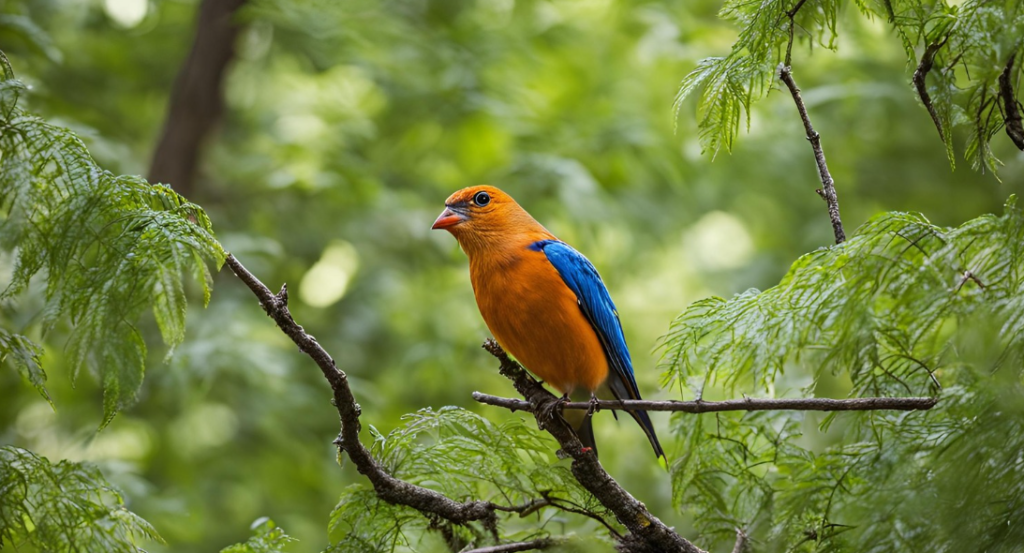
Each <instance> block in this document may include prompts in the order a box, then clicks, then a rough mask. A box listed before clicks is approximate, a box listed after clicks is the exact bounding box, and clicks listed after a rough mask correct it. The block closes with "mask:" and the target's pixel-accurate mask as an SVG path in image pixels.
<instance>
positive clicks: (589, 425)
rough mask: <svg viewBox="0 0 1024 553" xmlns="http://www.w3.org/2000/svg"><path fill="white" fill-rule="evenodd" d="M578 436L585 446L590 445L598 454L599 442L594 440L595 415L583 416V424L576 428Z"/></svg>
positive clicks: (595, 453)
mask: <svg viewBox="0 0 1024 553" xmlns="http://www.w3.org/2000/svg"><path fill="white" fill-rule="evenodd" d="M576 436H578V437H579V439H580V442H581V443H582V444H583V447H589V448H590V449H593V450H594V456H595V457H596V456H597V442H596V441H595V440H594V417H583V424H581V425H580V427H579V428H577V429H576Z"/></svg>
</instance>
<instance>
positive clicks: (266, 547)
mask: <svg viewBox="0 0 1024 553" xmlns="http://www.w3.org/2000/svg"><path fill="white" fill-rule="evenodd" d="M252 533H253V536H252V537H251V538H249V539H248V540H247V541H246V542H244V543H236V544H235V545H231V546H228V547H225V548H224V549H221V550H220V553H284V549H285V547H287V545H288V544H289V543H292V542H294V541H297V540H296V539H295V538H293V537H291V536H289V535H288V534H285V533H284V529H282V528H280V527H278V526H277V525H276V524H274V521H272V520H270V519H269V518H266V517H263V518H258V519H256V521H255V522H253V523H252Z"/></svg>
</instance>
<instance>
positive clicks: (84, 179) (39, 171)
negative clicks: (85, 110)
mask: <svg viewBox="0 0 1024 553" xmlns="http://www.w3.org/2000/svg"><path fill="white" fill-rule="evenodd" d="M0 64H2V69H3V72H4V79H3V80H2V81H0V152H2V153H3V154H2V159H0V216H2V217H3V218H2V219H0V248H3V249H5V250H10V251H14V253H15V256H14V259H15V268H14V274H13V278H12V280H11V282H10V283H9V284H7V285H6V287H5V288H4V289H3V290H0V300H11V299H12V298H14V296H15V295H16V294H18V293H19V292H21V291H23V290H24V289H25V288H26V287H27V286H28V285H29V281H30V280H31V279H32V277H33V276H35V275H37V274H41V275H42V276H43V277H44V279H45V282H46V298H47V302H48V305H47V307H46V309H45V312H44V317H43V323H44V325H45V326H47V327H50V326H52V325H54V324H55V323H56V322H57V321H60V320H69V321H70V322H71V324H72V325H73V331H72V334H71V337H70V339H69V340H68V343H67V354H68V357H69V360H70V367H71V372H72V377H74V376H75V375H77V374H78V372H79V371H80V370H82V369H83V368H85V369H88V370H90V371H92V372H93V373H95V374H96V375H97V377H98V378H99V379H100V380H101V382H102V384H103V389H104V402H103V403H104V424H106V423H107V422H109V421H110V419H111V418H112V417H113V416H114V414H115V413H117V411H118V410H120V409H122V408H124V407H125V406H127V405H129V404H131V403H132V401H133V400H134V398H135V395H136V393H137V391H138V389H139V386H140V385H141V383H142V376H143V368H144V361H145V355H146V344H145V342H144V340H143V338H142V336H141V334H140V333H139V331H138V330H137V329H136V326H135V325H136V321H137V319H138V318H139V316H140V315H141V314H142V313H143V312H144V311H146V310H150V309H152V312H153V314H154V316H155V319H156V322H157V324H158V326H159V328H160V332H161V334H162V337H163V340H164V342H166V343H167V344H168V345H169V346H171V348H173V347H174V346H175V345H176V344H178V343H179V342H180V341H181V339H182V338H183V337H184V332H185V309H186V298H185V289H184V283H183V281H182V279H183V276H184V275H192V276H193V277H194V278H196V279H197V280H198V281H199V283H200V285H201V286H202V288H203V292H204V295H205V297H206V299H207V301H208V300H209V294H210V283H211V275H210V273H209V269H208V266H207V263H208V262H214V263H216V264H220V263H221V262H222V261H223V256H224V252H223V251H222V249H221V247H220V245H219V244H218V243H217V241H216V240H215V239H214V237H213V231H212V228H211V225H210V220H209V219H208V218H207V216H206V214H205V213H204V212H203V210H202V209H200V208H199V207H198V206H196V205H195V204H192V203H189V202H188V201H187V200H186V199H185V198H183V197H181V196H179V195H178V194H176V193H175V192H174V191H173V190H171V189H170V188H169V187H166V186H162V185H153V184H149V183H147V182H146V181H145V180H143V179H142V178H140V177H134V176H116V175H113V174H111V173H110V172H108V171H104V170H102V169H100V168H99V167H98V166H97V165H96V162H95V161H94V160H93V159H92V157H91V156H90V155H89V152H88V151H87V150H86V148H85V145H84V144H83V143H82V141H81V140H79V139H78V137H76V136H75V135H74V134H73V133H71V132H70V131H68V130H66V129H63V128H60V127H57V126H54V125H51V124H48V123H46V122H45V121H42V120H41V119H39V118H37V117H34V116H32V115H29V114H28V113H26V112H24V111H23V110H22V109H20V108H19V107H18V105H17V100H18V96H19V94H20V93H22V92H23V90H22V88H23V87H22V86H21V85H20V83H19V82H18V81H17V80H15V79H14V76H13V72H12V70H11V67H10V65H9V64H8V63H7V60H6V58H4V57H3V56H2V54H0ZM5 347H6V346H5ZM0 353H2V350H0ZM30 358H31V357H30ZM15 359H20V360H21V361H22V363H21V364H20V365H19V367H22V371H23V373H24V372H25V371H27V374H28V376H29V380H30V381H31V382H32V383H33V385H35V386H36V387H37V388H40V389H41V387H42V373H41V371H39V370H38V363H36V364H34V365H25V364H24V360H25V359H26V358H25V357H24V356H21V357H19V358H15ZM33 367H34V368H33ZM41 391H42V389H41ZM44 393H45V392H44Z"/></svg>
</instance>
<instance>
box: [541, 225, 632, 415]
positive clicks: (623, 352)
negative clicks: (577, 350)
mask: <svg viewBox="0 0 1024 553" xmlns="http://www.w3.org/2000/svg"><path fill="white" fill-rule="evenodd" d="M530 248H531V249H534V250H538V251H543V252H544V255H546V256H547V258H548V261H550V262H551V264H552V265H554V267H555V269H556V270H557V271H558V274H559V275H560V276H561V277H562V280H563V281H565V284H566V286H568V287H569V289H571V290H572V291H573V293H574V294H576V300H577V301H578V303H579V306H580V309H581V310H582V311H583V314H584V315H585V316H586V317H587V320H588V321H590V325H591V326H592V327H594V332H595V333H597V337H598V338H599V339H600V340H601V345H602V346H604V353H605V356H606V357H607V358H608V366H609V368H610V369H612V370H613V371H615V374H614V375H613V376H614V377H613V378H609V379H608V384H609V386H610V387H611V389H612V392H613V393H615V397H617V398H619V399H639V398H640V392H639V390H638V389H637V386H636V379H635V378H634V377H633V363H632V361H631V360H630V357H629V348H627V347H626V337H625V336H623V334H622V323H621V322H619V312H618V311H616V309H615V304H614V303H613V302H612V298H611V296H610V295H608V289H607V288H605V286H604V282H603V281H602V280H601V275H599V274H597V269H595V268H594V265H593V264H592V263H591V262H590V260H589V259H587V258H586V257H583V254H581V253H580V252H578V251H576V250H574V249H573V248H572V246H570V245H568V244H566V243H565V242H559V241H557V240H542V241H540V242H535V243H533V244H531V245H530Z"/></svg>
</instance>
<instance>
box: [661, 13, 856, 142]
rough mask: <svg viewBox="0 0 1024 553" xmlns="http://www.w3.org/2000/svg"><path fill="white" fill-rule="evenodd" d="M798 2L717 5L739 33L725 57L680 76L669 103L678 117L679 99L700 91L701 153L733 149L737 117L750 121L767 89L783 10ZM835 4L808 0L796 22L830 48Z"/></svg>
mask: <svg viewBox="0 0 1024 553" xmlns="http://www.w3.org/2000/svg"><path fill="white" fill-rule="evenodd" d="M797 1H798V0H764V1H761V2H748V1H746V0H728V1H727V2H725V4H724V5H723V6H722V10H721V12H719V16H720V17H721V18H722V19H725V20H727V21H732V22H734V23H736V24H737V25H739V27H740V34H739V37H738V38H737V40H736V42H735V43H734V44H733V46H732V51H731V52H730V53H729V55H728V56H725V57H714V58H708V59H705V60H703V61H701V62H700V64H699V65H698V66H697V68H696V69H694V70H693V71H691V72H690V73H689V74H688V75H687V76H686V77H685V78H683V82H682V84H681V85H680V87H679V93H678V94H676V101H675V104H674V107H675V113H676V117H677V118H678V116H679V110H680V109H681V108H682V105H683V101H684V100H686V98H688V97H689V96H690V95H691V94H693V93H695V92H697V91H698V90H699V91H701V93H700V98H699V99H698V101H697V119H698V130H699V133H700V142H701V146H702V148H703V150H704V151H705V152H707V151H710V152H712V154H713V155H714V154H717V153H718V152H719V150H721V148H722V147H723V146H724V147H725V148H726V150H727V151H728V150H732V144H733V140H734V139H735V138H736V134H737V133H738V132H739V128H740V119H741V117H742V116H746V119H747V123H748V125H749V123H750V106H751V104H752V103H753V102H754V101H756V100H759V99H760V98H761V97H763V96H764V95H765V94H767V92H768V90H770V89H771V87H772V83H773V81H774V78H775V71H776V66H777V65H778V63H779V61H781V60H782V57H781V56H783V55H784V52H785V45H786V44H787V43H788V41H789V16H788V11H789V10H791V9H792V8H793V7H794V6H795V5H796V4H797ZM838 5H839V3H838V2H837V1H835V0H808V1H807V2H806V5H805V6H803V7H802V8H801V9H800V11H799V12H797V14H796V15H795V18H796V21H797V22H798V24H799V25H800V26H801V27H802V28H803V29H807V30H808V31H809V32H813V33H815V35H816V38H817V40H818V42H819V43H821V44H822V45H823V46H825V47H828V48H833V47H834V42H835V37H836V10H837V9H838Z"/></svg>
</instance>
